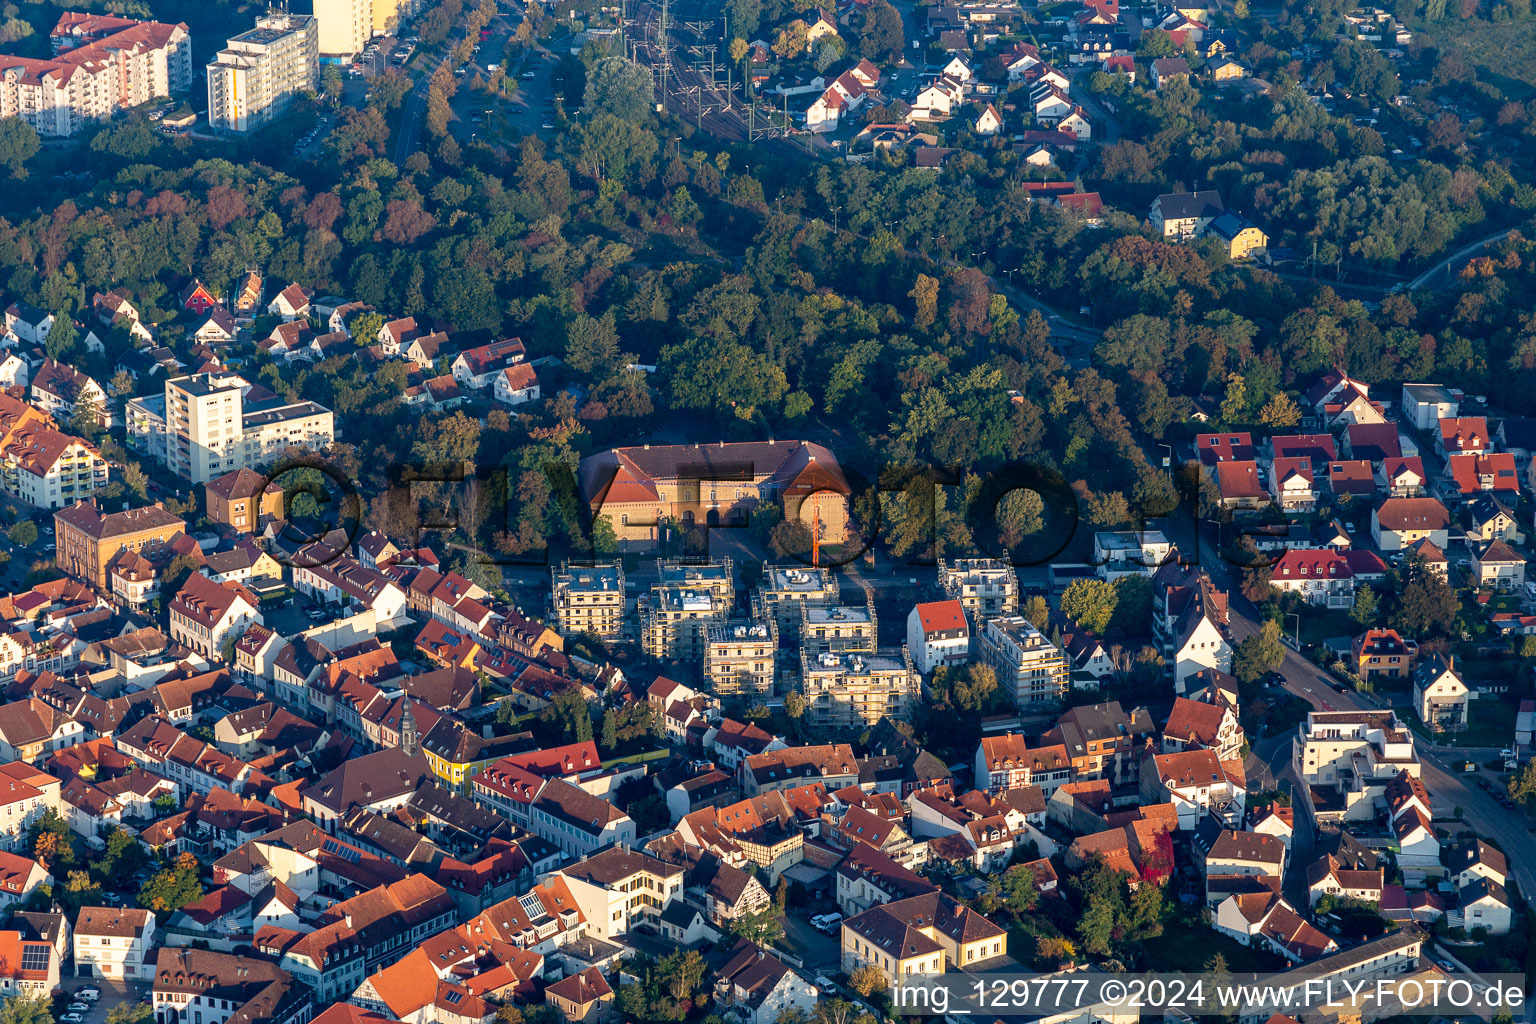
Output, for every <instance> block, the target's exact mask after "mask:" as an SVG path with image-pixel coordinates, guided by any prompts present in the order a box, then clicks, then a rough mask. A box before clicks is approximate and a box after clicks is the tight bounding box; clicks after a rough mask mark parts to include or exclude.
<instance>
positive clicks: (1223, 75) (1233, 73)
mask: <svg viewBox="0 0 1536 1024" xmlns="http://www.w3.org/2000/svg"><path fill="white" fill-rule="evenodd" d="M1247 77H1248V69H1247V68H1245V67H1244V66H1243V65H1242V64H1240V63H1239V62H1237V61H1235V60H1232V59H1231V58H1227V57H1223V58H1221V59H1219V60H1216V61H1215V62H1213V63H1212V64H1211V81H1213V82H1235V81H1237V80H1238V79H1240V78H1247Z"/></svg>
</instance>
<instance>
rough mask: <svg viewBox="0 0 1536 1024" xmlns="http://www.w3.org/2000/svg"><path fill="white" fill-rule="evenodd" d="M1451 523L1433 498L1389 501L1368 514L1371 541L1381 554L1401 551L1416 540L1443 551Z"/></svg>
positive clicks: (1392, 499)
mask: <svg viewBox="0 0 1536 1024" xmlns="http://www.w3.org/2000/svg"><path fill="white" fill-rule="evenodd" d="M1450 523H1451V514H1450V513H1449V512H1447V511H1446V508H1445V506H1444V505H1442V504H1440V502H1438V501H1436V500H1435V499H1434V498H1388V499H1387V500H1386V501H1384V502H1382V503H1381V505H1380V506H1379V507H1377V509H1376V510H1375V511H1374V512H1373V513H1372V514H1371V539H1372V540H1374V541H1375V542H1376V546H1377V547H1378V548H1380V549H1381V550H1382V551H1401V550H1403V549H1404V548H1406V547H1408V546H1409V545H1411V544H1413V543H1414V542H1415V541H1418V540H1428V541H1429V542H1430V543H1431V544H1433V545H1435V546H1436V547H1437V548H1439V549H1440V550H1442V551H1443V550H1444V549H1445V546H1446V545H1447V544H1448V543H1450V534H1449V532H1448V527H1449V526H1450Z"/></svg>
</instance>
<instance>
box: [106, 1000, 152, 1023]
mask: <svg viewBox="0 0 1536 1024" xmlns="http://www.w3.org/2000/svg"><path fill="white" fill-rule="evenodd" d="M154 1016H155V1011H154V1008H153V1007H152V1006H150V1005H149V1004H148V1003H127V1002H123V1003H118V1004H117V1005H116V1006H114V1007H112V1009H110V1010H108V1011H107V1024H149V1022H150V1021H151V1020H153V1019H154Z"/></svg>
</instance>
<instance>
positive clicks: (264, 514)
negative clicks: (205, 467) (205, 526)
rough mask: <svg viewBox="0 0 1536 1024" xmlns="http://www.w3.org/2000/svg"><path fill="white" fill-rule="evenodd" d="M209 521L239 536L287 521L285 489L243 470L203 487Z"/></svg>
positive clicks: (213, 480)
mask: <svg viewBox="0 0 1536 1024" xmlns="http://www.w3.org/2000/svg"><path fill="white" fill-rule="evenodd" d="M203 499H204V505H205V506H206V508H207V511H208V518H209V519H211V520H213V521H214V522H215V523H223V524H224V525H226V526H228V527H231V528H232V529H233V530H234V531H235V532H236V533H250V534H254V533H257V532H259V531H260V530H261V529H263V528H264V527H265V526H266V525H267V524H268V523H269V522H271V521H272V520H274V519H285V518H286V516H285V514H284V505H283V488H282V487H280V486H279V485H277V484H275V483H272V482H271V481H270V480H269V479H268V478H267V477H266V476H263V475H262V474H260V473H257V472H255V471H254V470H250V469H246V468H245V467H241V468H240V469H237V470H235V471H233V472H231V473H225V474H224V475H223V476H220V477H215V478H214V479H212V480H209V481H208V482H207V483H205V484H204V485H203Z"/></svg>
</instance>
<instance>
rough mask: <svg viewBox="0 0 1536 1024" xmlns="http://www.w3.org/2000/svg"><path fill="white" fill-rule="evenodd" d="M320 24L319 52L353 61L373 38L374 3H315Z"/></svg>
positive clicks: (322, 0)
mask: <svg viewBox="0 0 1536 1024" xmlns="http://www.w3.org/2000/svg"><path fill="white" fill-rule="evenodd" d="M315 20H316V21H318V22H319V23H320V52H321V53H323V54H325V55H326V56H327V57H340V58H345V59H347V60H350V59H352V58H353V57H355V56H357V55H358V54H359V53H362V52H363V47H364V46H366V45H367V44H368V39H369V37H371V36H372V35H373V0H315Z"/></svg>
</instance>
